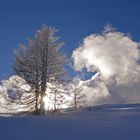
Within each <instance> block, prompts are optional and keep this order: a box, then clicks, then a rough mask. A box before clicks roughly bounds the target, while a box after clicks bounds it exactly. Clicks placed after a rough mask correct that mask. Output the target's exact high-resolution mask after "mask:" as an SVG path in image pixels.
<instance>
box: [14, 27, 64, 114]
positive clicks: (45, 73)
mask: <svg viewBox="0 0 140 140" xmlns="http://www.w3.org/2000/svg"><path fill="white" fill-rule="evenodd" d="M55 32H56V29H55V28H52V27H49V26H43V27H42V28H41V30H40V31H38V32H37V34H36V36H35V38H34V39H31V40H30V41H29V45H28V46H24V45H20V47H19V49H17V50H16V51H15V63H14V66H13V68H14V72H15V74H17V75H18V76H20V77H22V78H23V79H25V80H26V82H27V83H28V84H29V85H30V86H31V88H32V91H34V93H35V100H36V101H35V110H36V113H41V112H43V109H44V106H43V101H42V99H43V97H44V96H46V88H47V83H48V82H52V81H54V80H55V81H56V80H57V81H62V79H63V78H62V77H63V76H64V74H65V70H64V64H65V63H66V57H65V56H64V54H63V53H62V52H61V51H60V49H61V47H62V46H63V43H62V42H60V41H59V38H58V37H56V36H55ZM31 103H33V102H32V101H31Z"/></svg>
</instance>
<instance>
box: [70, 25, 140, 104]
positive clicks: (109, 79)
mask: <svg viewBox="0 0 140 140" xmlns="http://www.w3.org/2000/svg"><path fill="white" fill-rule="evenodd" d="M139 47H140V44H139V42H135V41H133V40H132V39H131V37H129V36H128V35H126V34H124V33H121V32H116V31H114V29H113V28H111V27H107V28H106V29H105V31H103V33H102V34H91V35H90V36H88V37H86V38H84V40H83V43H82V44H81V45H80V46H79V47H78V48H77V49H75V50H74V51H73V54H72V59H73V62H74V68H75V70H77V71H82V69H85V68H86V69H87V71H89V72H94V71H97V73H99V74H100V76H99V77H97V78H96V79H95V80H92V79H90V80H89V81H90V83H95V81H97V80H98V78H100V84H99V86H100V89H101V85H102V87H104V86H106V89H107V90H108V93H109V94H110V96H111V97H109V98H108V101H106V102H113V103H120V102H121V103H122V102H125V103H128V102H139V101H140V64H139V62H140V48H139ZM103 83H104V84H103ZM91 85H92V84H91ZM88 87H89V86H88ZM91 87H92V86H90V88H91ZM94 88H95V87H94V86H93V87H92V88H91V90H90V89H88V92H87V91H86V93H85V94H86V95H87V97H88V96H89V94H90V96H91V94H92V98H90V100H89V102H92V101H93V104H94V103H96V101H99V97H100V99H101V97H102V101H103V99H105V98H104V94H103V93H104V92H106V91H103V90H102V91H101V90H99V91H96V92H95V91H94V90H93V89H94ZM96 88H97V87H96ZM104 89H105V88H104ZM97 95H98V96H97Z"/></svg>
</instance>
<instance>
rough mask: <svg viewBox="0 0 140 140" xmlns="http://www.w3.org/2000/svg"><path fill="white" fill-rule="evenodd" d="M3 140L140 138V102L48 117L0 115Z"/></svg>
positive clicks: (134, 139) (122, 139) (135, 139)
mask: <svg viewBox="0 0 140 140" xmlns="http://www.w3.org/2000/svg"><path fill="white" fill-rule="evenodd" d="M116 108H117V109H116ZM122 108H123V109H122ZM130 108H131V109H130ZM89 110H90V111H89ZM1 139H2V140H140V105H117V106H116V105H112V106H108V105H105V106H101V107H97V108H88V109H87V110H84V111H81V112H77V113H74V112H73V113H72V112H71V113H66V114H53V115H47V116H26V117H21V116H18V117H0V140H1Z"/></svg>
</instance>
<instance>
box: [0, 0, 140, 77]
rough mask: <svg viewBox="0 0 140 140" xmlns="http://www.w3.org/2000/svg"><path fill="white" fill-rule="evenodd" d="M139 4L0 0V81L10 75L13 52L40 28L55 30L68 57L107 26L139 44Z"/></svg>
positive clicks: (99, 0) (89, 0) (112, 0)
mask: <svg viewBox="0 0 140 140" xmlns="http://www.w3.org/2000/svg"><path fill="white" fill-rule="evenodd" d="M139 13H140V1H139V0H22V1H21V0H11V1H10V0H9V1H8V0H1V1H0V79H5V78H8V77H9V76H10V75H11V74H12V64H13V59H14V57H13V50H14V49H16V48H17V47H18V45H19V43H27V41H28V38H29V37H33V36H34V34H35V32H36V31H37V30H38V29H39V28H40V27H41V25H42V24H48V25H50V26H53V27H56V28H57V29H59V32H58V33H57V34H58V35H60V36H61V38H62V40H63V41H64V42H65V48H64V51H65V52H66V53H67V54H68V55H69V56H70V54H71V53H72V50H73V49H75V48H76V47H78V45H79V43H80V42H81V41H82V39H83V38H84V37H85V36H87V35H89V34H91V33H100V32H101V31H102V30H103V27H104V25H106V24H107V23H111V24H112V25H113V26H114V27H116V28H117V29H118V30H119V31H121V32H124V33H130V34H132V36H133V39H134V40H136V41H140V14H139Z"/></svg>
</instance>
